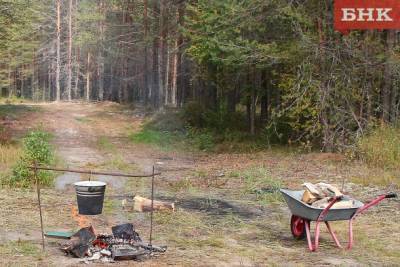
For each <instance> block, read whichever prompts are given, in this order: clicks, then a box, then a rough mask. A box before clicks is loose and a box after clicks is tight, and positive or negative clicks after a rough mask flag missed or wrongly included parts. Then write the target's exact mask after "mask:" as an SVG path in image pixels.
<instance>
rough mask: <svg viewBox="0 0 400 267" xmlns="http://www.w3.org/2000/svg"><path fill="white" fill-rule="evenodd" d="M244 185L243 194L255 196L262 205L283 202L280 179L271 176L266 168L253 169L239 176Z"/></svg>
mask: <svg viewBox="0 0 400 267" xmlns="http://www.w3.org/2000/svg"><path fill="white" fill-rule="evenodd" d="M239 177H240V179H242V181H243V183H244V188H243V193H245V194H249V193H250V194H251V193H253V194H255V195H256V199H257V201H259V202H260V203H261V204H264V205H266V204H271V203H279V202H282V201H283V198H282V194H281V193H280V191H279V189H280V188H282V182H281V180H280V179H277V178H274V177H272V176H271V174H270V172H269V171H268V170H267V169H265V168H264V167H253V168H250V169H248V170H245V171H243V172H241V173H240V174H239Z"/></svg>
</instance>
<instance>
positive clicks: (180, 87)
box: [176, 2, 185, 107]
mask: <svg viewBox="0 0 400 267" xmlns="http://www.w3.org/2000/svg"><path fill="white" fill-rule="evenodd" d="M184 17H185V3H182V2H181V3H179V4H178V25H179V27H184V21H185V20H184ZM182 50H183V36H182V34H181V33H178V39H177V52H176V53H177V64H176V65H177V67H176V68H177V99H178V101H177V102H178V103H177V105H178V106H180V107H181V106H183V103H184V101H185V88H184V79H183V75H184V74H183V70H184V68H183V60H182Z"/></svg>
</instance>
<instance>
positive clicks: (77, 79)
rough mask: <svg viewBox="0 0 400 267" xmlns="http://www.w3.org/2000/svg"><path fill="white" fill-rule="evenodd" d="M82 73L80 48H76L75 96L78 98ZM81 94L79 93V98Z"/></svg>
mask: <svg viewBox="0 0 400 267" xmlns="http://www.w3.org/2000/svg"><path fill="white" fill-rule="evenodd" d="M80 75H81V67H80V49H79V47H77V48H76V52H75V85H74V97H75V98H78V90H79V78H80ZM80 97H81V94H80V93H79V98H80Z"/></svg>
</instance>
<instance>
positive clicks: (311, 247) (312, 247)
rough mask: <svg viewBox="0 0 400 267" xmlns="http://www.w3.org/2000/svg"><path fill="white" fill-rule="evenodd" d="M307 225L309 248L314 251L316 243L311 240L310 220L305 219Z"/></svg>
mask: <svg viewBox="0 0 400 267" xmlns="http://www.w3.org/2000/svg"><path fill="white" fill-rule="evenodd" d="M304 224H305V227H306V236H307V243H308V248H309V249H310V251H314V245H313V243H312V241H311V231H310V221H308V220H305V221H304Z"/></svg>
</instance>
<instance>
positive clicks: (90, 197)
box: [75, 181, 106, 215]
mask: <svg viewBox="0 0 400 267" xmlns="http://www.w3.org/2000/svg"><path fill="white" fill-rule="evenodd" d="M75 190H76V200H77V202H78V210H79V214H82V215H98V214H101V213H102V211H103V202H104V192H105V191H106V183H104V182H99V181H82V182H77V183H75Z"/></svg>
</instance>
